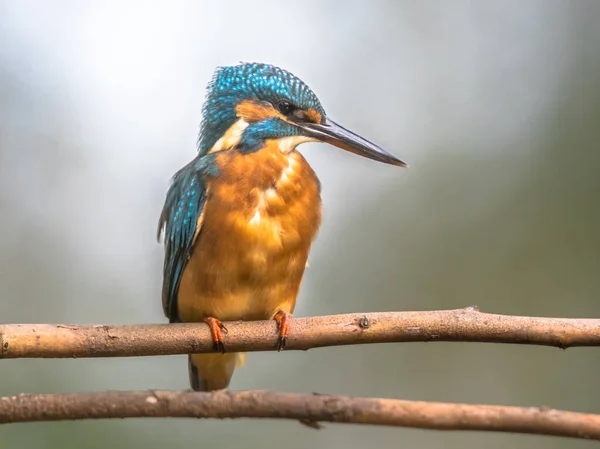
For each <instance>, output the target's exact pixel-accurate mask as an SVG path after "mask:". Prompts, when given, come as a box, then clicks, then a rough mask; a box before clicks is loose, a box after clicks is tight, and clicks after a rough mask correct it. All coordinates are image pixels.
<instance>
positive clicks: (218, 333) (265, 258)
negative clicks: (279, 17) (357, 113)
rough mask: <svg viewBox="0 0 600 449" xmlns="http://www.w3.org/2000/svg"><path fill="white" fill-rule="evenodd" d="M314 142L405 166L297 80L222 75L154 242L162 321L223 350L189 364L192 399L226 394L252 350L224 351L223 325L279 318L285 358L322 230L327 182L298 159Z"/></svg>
mask: <svg viewBox="0 0 600 449" xmlns="http://www.w3.org/2000/svg"><path fill="white" fill-rule="evenodd" d="M307 142H324V143H328V144H330V145H333V146H335V147H338V148H341V149H343V150H347V151H349V152H352V153H355V154H357V155H361V156H364V157H366V158H369V159H372V160H375V161H379V162H382V163H385V164H390V165H395V166H399V167H408V165H407V164H406V163H405V162H404V161H402V160H401V159H399V158H397V157H396V156H394V155H393V154H391V153H389V152H388V151H386V150H384V149H383V148H381V147H379V146H378V145H376V144H374V143H372V142H370V141H368V140H366V139H364V138H363V137H360V136H359V135H357V134H355V133H353V132H352V131H349V130H348V129H346V128H344V127H342V126H341V125H338V124H337V123H336V122H334V121H333V120H332V119H331V118H329V116H328V115H327V114H326V113H325V110H324V109H323V107H322V105H321V102H320V101H319V99H318V98H317V96H316V95H315V93H314V92H313V91H312V90H311V89H310V88H309V87H308V86H307V85H306V84H305V83H304V82H303V81H302V80H301V79H300V78H298V77H296V76H295V75H293V74H292V73H290V72H289V71H287V70H284V69H282V68H279V67H277V66H274V65H270V64H265V63H240V64H237V65H231V66H221V67H217V68H216V70H215V72H214V74H213V77H212V79H211V80H210V82H209V83H208V86H207V92H206V98H205V102H204V105H203V106H202V120H201V123H200V132H199V136H198V141H197V155H196V156H195V157H194V158H193V159H192V160H191V161H190V162H189V163H188V164H187V165H185V166H184V167H183V168H181V169H180V170H179V171H177V172H176V173H175V175H174V176H173V177H172V179H171V183H170V186H169V188H168V191H167V193H166V198H165V202H164V207H163V210H162V213H161V214H160V218H159V223H158V236H157V238H158V239H159V241H160V237H161V235H162V236H163V241H164V252H165V254H164V264H163V285H162V305H163V310H164V313H165V316H166V317H167V318H168V319H169V322H170V323H179V322H194V323H196V322H204V323H206V324H207V325H208V327H209V329H210V333H211V337H212V340H213V343H214V352H211V353H202V354H189V355H188V371H189V382H190V387H191V389H192V390H195V391H214V390H222V389H226V388H228V386H229V384H230V381H231V378H232V376H233V373H234V370H235V368H236V367H238V366H243V365H244V363H245V353H240V352H237V353H236V352H226V351H225V346H224V344H223V334H226V332H227V329H226V328H225V327H224V326H223V322H226V321H238V320H243V321H254V320H275V321H276V323H277V332H278V339H277V349H278V350H282V349H284V348H285V343H286V340H287V338H288V335H289V331H290V321H291V319H292V313H293V311H294V307H295V305H296V298H297V296H298V292H299V289H300V284H301V282H302V277H303V275H304V271H305V267H306V265H307V260H308V254H309V250H310V247H311V244H312V243H313V241H314V239H315V237H316V235H317V231H318V229H319V226H320V224H321V208H322V206H321V196H320V193H321V184H320V181H319V179H318V178H317V176H316V174H315V172H314V171H313V169H312V168H311V166H310V165H309V164H308V162H307V161H306V159H305V158H304V157H303V156H302V155H301V154H300V153H299V152H298V151H297V147H298V146H299V145H300V144H303V143H307ZM274 349H275V348H274Z"/></svg>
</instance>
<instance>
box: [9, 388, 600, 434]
mask: <svg viewBox="0 0 600 449" xmlns="http://www.w3.org/2000/svg"><path fill="white" fill-rule="evenodd" d="M134 417H154V418H158V417H190V418H220V419H222V418H287V419H295V420H300V421H304V422H310V423H317V422H319V421H328V422H337V423H354V424H371V425H381V426H398V427H416V428H422V429H439V430H486V431H496V432H515V433H530V434H539V435H554V436H563V437H573V438H587V439H594V440H600V416H599V415H592V414H584V413H575V412H568V411H561V410H554V409H549V408H537V407H529V408H527V407H507V406H492V405H470V404H450V403H441V402H439V403H435V402H417V401H402V400H396V399H370V398H359V397H345V396H329V395H318V394H315V395H303V394H291V393H275V392H270V391H227V390H222V391H217V392H213V393H198V392H190V391H107V392H102V393H75V394H39V395H37V394H27V395H19V396H12V397H3V398H0V423H16V422H32V421H58V420H73V419H77V420H79V419H100V418H134Z"/></svg>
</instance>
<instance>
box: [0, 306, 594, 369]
mask: <svg viewBox="0 0 600 449" xmlns="http://www.w3.org/2000/svg"><path fill="white" fill-rule="evenodd" d="M225 326H226V328H227V330H228V332H227V334H225V336H224V337H225V348H226V350H227V351H229V352H236V351H270V350H275V349H276V347H277V333H276V328H275V323H274V322H273V321H255V322H241V321H236V322H227V323H225ZM411 341H421V342H423V341H468V342H487V343H516V344H531V345H545V346H555V347H559V348H563V349H564V348H568V347H572V346H600V320H599V319H580V318H571V319H568V318H537V317H520V316H509V315H493V314H487V313H481V312H479V311H478V310H477V308H475V307H469V308H466V309H458V310H442V311H428V312H385V313H365V314H347V315H332V316H321V317H312V318H294V319H293V320H292V321H291V324H290V336H289V338H288V341H287V345H286V349H289V350H291V349H300V350H306V349H310V348H318V347H323V346H335V345H352V344H363V343H390V342H411ZM213 351H214V349H213V344H212V341H211V337H210V332H209V331H208V327H207V326H206V325H205V324H203V323H186V324H147V325H132V326H105V325H82V326H79V325H60V324H57V325H51V324H6V325H0V358H4V359H7V358H23V357H27V358H32V357H44V358H56V357H133V356H150V355H169V354H188V353H203V352H213Z"/></svg>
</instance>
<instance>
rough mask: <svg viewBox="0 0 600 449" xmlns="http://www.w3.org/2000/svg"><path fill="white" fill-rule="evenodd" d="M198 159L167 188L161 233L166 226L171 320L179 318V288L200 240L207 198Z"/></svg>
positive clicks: (166, 298) (166, 306) (166, 301)
mask: <svg viewBox="0 0 600 449" xmlns="http://www.w3.org/2000/svg"><path fill="white" fill-rule="evenodd" d="M199 162H200V161H199V160H198V159H195V160H193V161H192V162H190V163H189V164H188V165H186V166H185V167H183V168H182V169H181V170H179V171H178V172H177V173H176V174H175V176H174V177H173V182H172V183H171V186H170V188H169V191H168V192H167V197H166V200H165V205H164V207H163V210H162V213H161V215H160V219H159V222H158V237H159V238H160V234H161V231H162V230H163V228H164V244H165V261H164V266H163V289H162V302H163V310H164V312H165V315H166V316H167V318H169V322H171V323H173V322H177V321H180V320H179V314H178V311H177V292H178V290H179V283H180V282H181V276H182V275H183V270H184V269H185V267H186V265H187V262H188V260H189V259H190V257H191V255H192V250H193V247H194V243H195V240H196V237H197V235H196V227H197V226H200V225H201V223H198V219H199V217H200V216H201V214H202V209H203V207H204V203H205V201H206V186H205V182H204V175H203V173H204V170H203V165H204V164H201V163H199Z"/></svg>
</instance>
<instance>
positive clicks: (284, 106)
mask: <svg viewBox="0 0 600 449" xmlns="http://www.w3.org/2000/svg"><path fill="white" fill-rule="evenodd" d="M277 109H279V112H281V113H282V114H283V115H289V114H291V113H292V112H294V110H295V109H296V107H295V106H294V105H293V104H292V103H290V102H289V101H287V100H281V101H280V102H279V103H277Z"/></svg>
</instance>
